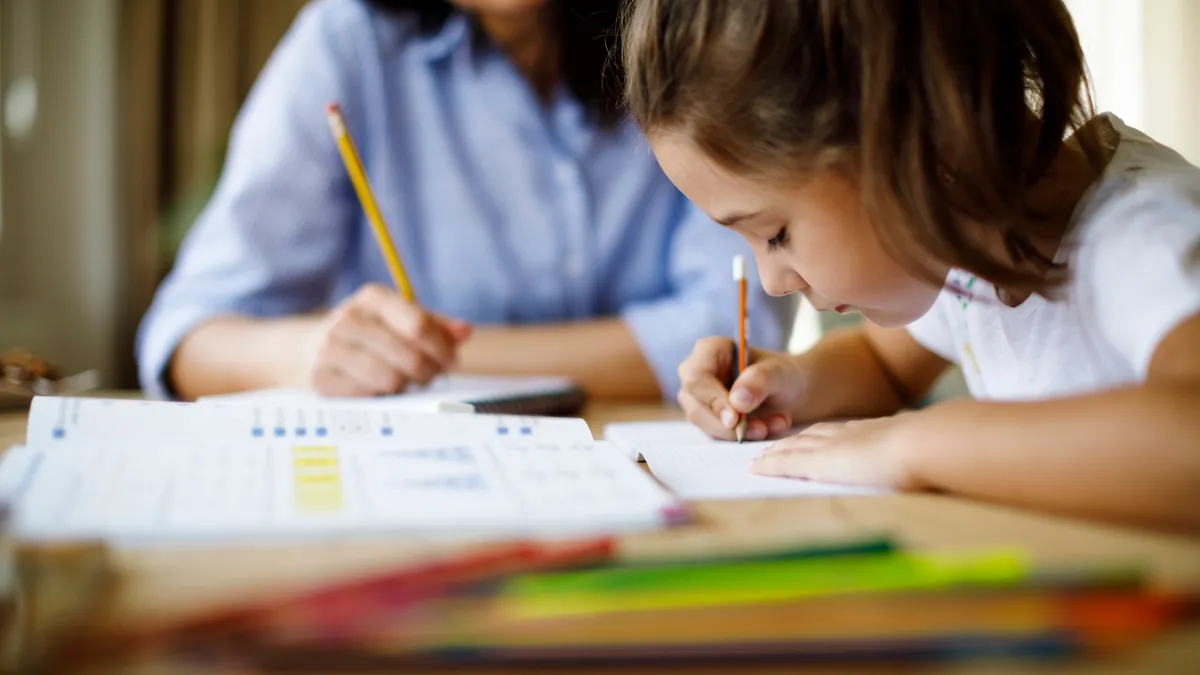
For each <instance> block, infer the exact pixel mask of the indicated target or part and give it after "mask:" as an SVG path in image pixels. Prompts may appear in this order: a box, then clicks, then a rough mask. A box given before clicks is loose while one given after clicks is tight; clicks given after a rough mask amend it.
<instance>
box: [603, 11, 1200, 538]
mask: <svg viewBox="0 0 1200 675" xmlns="http://www.w3.org/2000/svg"><path fill="white" fill-rule="evenodd" d="M624 60H625V65H626V69H627V74H628V85H627V88H628V91H627V97H628V101H629V106H630V109H631V111H632V114H633V116H634V118H635V119H636V121H637V122H638V123H639V124H640V125H641V126H642V127H643V129H644V130H645V131H646V132H647V135H648V138H649V140H650V144H651V147H652V149H653V151H654V153H655V155H656V157H657V158H658V160H659V163H660V164H661V165H662V167H663V169H664V171H665V172H666V174H667V175H668V177H669V178H670V179H671V180H672V181H673V182H674V183H675V185H676V186H677V187H679V188H680V190H681V191H682V192H683V193H684V194H685V195H687V196H688V197H689V198H691V199H692V200H693V201H694V202H695V203H696V204H697V205H698V206H700V207H701V208H702V209H703V210H705V211H706V212H707V213H708V214H709V215H710V216H711V217H712V218H713V219H715V220H716V221H718V222H720V223H722V224H723V225H725V226H726V227H728V228H731V229H733V230H735V231H736V232H738V233H739V234H741V235H742V236H743V237H745V239H746V240H747V241H749V242H750V244H751V246H752V247H753V249H754V253H755V257H756V259H757V262H758V267H759V273H760V276H761V278H762V282H763V285H764V287H765V288H766V290H767V291H768V292H770V293H771V294H772V295H783V294H790V293H801V294H803V295H804V296H806V297H807V298H808V299H809V300H810V301H812V303H813V304H814V305H815V306H816V307H817V308H818V309H821V310H835V311H838V312H849V311H855V312H860V313H861V314H862V315H863V316H864V317H865V318H866V319H867V321H868V322H869V323H867V324H865V325H864V326H863V327H861V328H857V329H854V330H849V331H844V332H839V333H835V334H832V335H829V336H828V337H827V338H826V339H824V340H823V341H822V342H821V343H820V344H819V345H818V346H817V347H815V348H814V349H813V350H811V351H810V352H807V353H805V354H802V355H796V356H792V355H786V354H775V353H770V352H757V353H754V354H753V355H752V362H753V365H752V366H751V367H750V368H749V369H748V370H746V371H745V372H744V373H743V374H742V375H741V377H739V378H738V379H737V381H736V382H734V383H733V386H732V387H731V388H730V389H729V391H726V388H725V387H724V386H723V384H722V383H724V382H727V381H728V380H727V379H726V378H727V376H728V375H729V372H730V362H731V356H732V352H731V346H730V344H729V341H727V340H723V339H715V338H710V339H707V340H703V341H701V342H700V343H699V344H698V345H697V346H696V348H695V350H694V351H693V353H692V355H691V356H690V357H689V358H688V359H687V360H686V361H685V362H684V363H683V365H682V366H681V367H680V376H681V378H682V381H683V389H682V392H681V393H680V395H679V401H680V403H681V404H682V406H683V408H684V409H685V411H686V412H687V415H688V417H689V418H690V419H691V420H692V421H693V422H695V423H696V424H697V425H699V426H701V427H702V428H704V429H705V430H707V431H708V432H709V433H710V434H712V435H714V436H718V437H722V438H729V437H730V436H731V431H730V430H731V429H733V428H734V425H735V424H736V423H737V417H738V415H739V414H741V413H750V414H751V422H750V424H749V428H748V432H747V436H748V437H749V438H752V439H763V438H766V437H768V435H773V434H781V433H783V432H785V431H786V430H787V429H788V428H789V427H790V426H791V425H793V424H796V423H801V422H809V421H813V420H820V419H829V418H837V417H868V418H874V419H870V420H867V421H858V422H851V423H847V424H816V425H814V426H811V427H809V428H808V429H807V430H805V431H804V432H802V433H800V434H799V435H795V436H792V437H790V438H786V439H784V440H781V441H779V442H777V443H775V444H774V445H773V446H771V447H770V448H769V449H768V450H767V451H766V452H764V453H763V455H762V456H761V457H760V458H759V459H758V460H757V461H756V462H755V463H754V465H753V467H752V470H753V471H755V472H758V473H762V474H768V475H779V476H792V477H796V478H804V479H812V480H821V481H835V482H844V483H863V484H876V485H885V486H892V487H895V488H899V489H905V490H919V489H937V490H948V491H953V492H958V493H962V494H966V495H973V496H977V497H981V498H985V499H993V500H999V501H1004V502H1010V503H1014V504H1021V505H1028V506H1034V507H1041V508H1047V509H1055V510H1059V511H1065V512H1072V513H1082V514H1090V515H1096V516H1104V517H1108V518H1113V519H1123V520H1139V521H1152V522H1156V523H1160V524H1169V525H1177V526H1184V527H1189V528H1193V529H1196V528H1200V169H1197V168H1196V167H1195V166H1192V165H1190V164H1188V163H1187V162H1185V161H1184V160H1183V159H1182V158H1181V157H1180V156H1179V155H1178V154H1176V153H1175V152H1173V151H1171V150H1170V149H1168V148H1165V147H1163V146H1162V145H1159V144H1157V143H1155V142H1154V141H1153V140H1151V139H1150V138H1147V137H1146V136H1145V135H1143V134H1141V133H1139V132H1138V131H1136V130H1134V129H1131V128H1129V127H1128V126H1126V125H1125V124H1123V123H1122V122H1121V120H1119V119H1117V118H1116V117H1114V116H1112V115H1100V116H1094V115H1092V114H1091V112H1090V110H1089V103H1088V98H1087V96H1086V93H1085V92H1086V87H1085V86H1084V84H1085V83H1084V73H1085V68H1084V61H1083V56H1082V53H1081V49H1080V46H1079V41H1078V38H1077V36H1076V33H1075V30H1074V27H1073V25H1072V22H1071V19H1070V16H1069V15H1068V13H1067V10H1066V8H1065V7H1064V5H1063V3H1062V2H1060V1H1058V0H980V1H977V2H961V1H960V0H921V1H920V2H916V1H908V2H895V1H893V0H841V1H839V2H829V1H828V0H760V1H757V2H735V1H733V0H643V1H642V2H639V3H637V6H636V8H635V9H634V10H633V11H632V12H631V13H630V15H629V16H628V17H627V20H626V26H625V34H624ZM950 362H954V363H958V364H959V365H961V366H962V368H963V371H964V372H965V375H966V378H967V382H968V384H969V386H970V390H971V393H972V394H973V400H956V401H950V402H946V403H941V404H938V405H934V406H932V407H930V408H928V409H925V410H922V411H919V412H910V413H905V414H899V415H895V414H894V413H897V411H900V410H901V409H902V408H904V407H906V406H908V405H910V404H913V403H915V402H917V401H919V400H920V399H921V398H922V397H923V396H924V395H925V394H926V392H927V391H928V390H929V389H930V387H931V385H932V383H933V382H934V380H935V379H937V377H938V376H939V375H940V374H941V373H942V372H943V371H944V370H945V369H946V368H947V366H948V364H949V363H950Z"/></svg>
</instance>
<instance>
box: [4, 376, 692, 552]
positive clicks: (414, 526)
mask: <svg viewBox="0 0 1200 675" xmlns="http://www.w3.org/2000/svg"><path fill="white" fill-rule="evenodd" d="M0 488H2V489H3V490H4V491H5V492H6V493H7V495H8V496H9V497H10V498H12V499H13V500H14V501H15V502H16V505H17V508H16V529H17V534H18V535H19V536H21V537H23V538H26V539H61V538H81V537H100V538H104V539H108V540H114V541H122V542H123V541H133V542H138V541H157V540H170V541H178V540H188V539H240V538H247V537H254V538H271V537H295V536H306V537H311V536H322V535H338V534H354V533H388V534H420V535H455V536H459V535H462V536H468V537H482V538H499V537H509V536H522V535H539V534H543V533H544V534H554V535H583V534H587V535H594V534H603V533H607V532H615V531H622V530H629V529H641V528H648V527H655V526H658V525H661V524H664V523H668V522H673V521H676V520H679V519H682V518H684V517H685V516H686V510H685V509H684V508H683V507H682V505H681V503H680V502H678V501H677V499H676V498H675V497H673V496H672V495H670V494H669V493H668V492H666V491H665V490H663V489H662V488H661V487H660V486H659V485H658V484H657V483H656V482H655V481H654V480H653V479H651V478H650V477H649V476H648V475H647V474H646V473H645V472H644V471H642V470H640V469H639V468H638V467H637V466H636V465H635V464H633V463H631V462H630V461H629V460H628V459H627V458H626V457H625V456H623V454H622V453H621V452H620V451H619V450H618V449H616V448H615V447H614V446H612V445H611V444H608V443H605V442H598V441H595V440H593V438H592V435H591V433H590V431H589V430H588V427H587V425H586V424H585V423H584V422H583V421H582V420H579V419H558V418H546V417H529V416H518V417H513V416H503V415H478V414H420V413H418V414H404V413H399V412H395V411H391V410H380V409H373V408H362V409H352V408H345V407H322V406H319V405H310V406H281V405H273V404H262V405H245V404H238V405H222V404H209V405H199V404H187V403H169V402H157V401H121V400H106V399H88V398H36V399H34V401H33V405H32V408H31V411H30V418H29V428H28V441H27V445H26V446H25V447H21V448H14V449H12V450H10V452H9V453H8V454H7V455H6V456H5V459H4V461H3V463H2V464H0Z"/></svg>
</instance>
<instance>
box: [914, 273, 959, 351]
mask: <svg viewBox="0 0 1200 675" xmlns="http://www.w3.org/2000/svg"><path fill="white" fill-rule="evenodd" d="M947 292H948V291H944V290H943V291H942V292H941V293H939V294H938V297H937V299H936V300H934V301H933V306H932V307H930V308H929V311H928V312H925V314H924V316H922V317H921V318H919V319H917V320H916V321H914V322H912V323H910V324H908V326H907V327H906V328H907V330H908V334H909V335H911V336H912V338H913V339H914V340H916V341H917V344H919V345H921V346H922V347H924V348H926V349H928V350H929V351H931V352H933V353H934V354H937V355H938V356H940V357H942V358H943V359H946V360H947V361H949V362H951V363H958V349H957V345H955V343H954V333H953V331H951V330H950V320H949V318H948V317H947V316H946V298H945V294H946V293H947Z"/></svg>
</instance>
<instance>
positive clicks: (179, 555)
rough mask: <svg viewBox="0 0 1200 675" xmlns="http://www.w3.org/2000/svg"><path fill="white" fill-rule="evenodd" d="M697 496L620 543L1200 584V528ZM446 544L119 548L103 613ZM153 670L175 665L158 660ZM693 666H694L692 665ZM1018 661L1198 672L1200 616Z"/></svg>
mask: <svg viewBox="0 0 1200 675" xmlns="http://www.w3.org/2000/svg"><path fill="white" fill-rule="evenodd" d="M678 416H679V413H678V412H677V411H674V410H671V409H667V408H662V407H658V406H654V405H614V404H607V405H593V406H591V407H589V409H588V410H587V411H586V413H585V417H586V418H587V420H588V422H589V424H590V425H591V428H592V430H593V432H595V433H596V435H597V436H599V435H600V434H601V433H602V431H603V427H604V425H605V424H607V423H608V422H610V421H616V420H631V419H662V418H672V417H678ZM23 436H24V415H23V414H20V413H0V447H7V446H8V445H9V444H11V443H15V442H20V441H21V440H22V438H23ZM1114 498H1119V496H1114ZM696 506H697V518H696V521H695V522H694V523H692V524H691V525H688V526H686V527H680V528H675V529H672V530H668V531H663V532H655V533H645V534H639V535H634V536H629V537H626V538H624V539H623V540H622V554H623V555H625V556H627V557H629V558H645V557H647V556H657V555H662V554H667V553H671V552H678V551H681V550H688V551H697V552H703V551H716V550H722V551H724V550H729V549H731V548H737V547H754V546H756V545H758V544H763V543H770V544H783V543H789V542H804V541H812V540H815V539H837V538H841V537H845V536H846V535H849V534H862V533H888V534H890V535H891V536H893V537H895V538H896V539H897V540H898V541H899V542H900V543H901V544H902V545H904V546H906V547H910V548H915V549H920V550H939V551H945V550H954V549H962V548H977V547H988V546H1018V547H1020V548H1022V549H1025V550H1027V551H1028V552H1029V553H1030V554H1031V555H1032V556H1033V557H1034V558H1035V559H1036V560H1038V561H1041V562H1045V563H1071V562H1086V561H1095V560H1100V559H1103V560H1117V559H1119V560H1127V561H1131V562H1136V563H1139V564H1142V565H1145V566H1147V567H1148V568H1149V569H1150V570H1151V572H1152V574H1153V578H1154V580H1155V583H1157V584H1159V585H1162V586H1168V587H1175V588H1192V589H1197V590H1200V540H1198V539H1196V538H1189V537H1183V536H1179V535H1173V534H1169V533H1163V532H1154V531H1146V530H1139V529H1133V528H1128V527H1122V526H1115V525H1107V524H1103V523H1092V522H1084V521H1078V520H1073V519H1066V518H1059V517H1055V516H1049V515H1044V514H1038V513H1031V512H1025V511H1019V510H1015V509H1010V508H1006V507H1001V506H996V505H989V504H982V503H978V502H972V501H968V500H964V499H959V498H954V497H948V496H943V495H928V494H909V495H888V496H878V497H820V498H801V499H775V500H743V501H719V502H700V503H698V504H697V505H696ZM449 546H452V544H449V543H445V542H443V543H426V542H420V543H417V542H412V541H408V540H406V541H395V540H394V541H386V540H363V541H355V542H354V543H339V545H337V546H328V545H320V546H317V545H303V544H288V545H270V546H267V545H260V546H246V547H238V548H232V547H222V548H217V547H207V548H197V547H190V548H173V549H168V548H162V549H143V550H139V551H128V552H122V553H119V554H118V560H117V562H118V568H119V570H120V572H121V574H122V576H123V579H124V581H123V583H122V586H121V588H120V590H119V592H118V593H117V597H116V601H115V602H114V604H113V606H112V607H111V608H110V610H109V611H108V612H107V616H105V617H103V619H102V620H103V621H104V622H105V623H110V622H111V623H119V624H126V623H128V622H142V621H158V620H163V619H167V618H168V617H173V616H177V615H179V614H180V613H185V612H190V611H193V610H197V609H201V608H204V607H206V606H210V605H213V604H220V603H222V602H225V601H227V600H231V599H234V598H240V599H244V598H246V597H248V596H252V595H260V596H261V595H265V594H272V593H277V592H284V591H287V590H288V589H293V588H298V587H302V586H304V585H306V584H309V583H312V582H315V581H319V580H323V581H328V580H330V579H334V578H337V577H340V576H346V575H353V574H355V573H359V572H362V571H365V570H369V569H374V568H379V567H384V566H388V565H392V564H395V563H396V562H398V561H404V560H412V559H416V558H419V557H422V556H428V555H431V554H434V553H436V552H438V551H442V550H445V549H446V548H447V547H449ZM1011 666H1012V664H1008V667H1009V668H1011ZM792 668H794V666H790V667H772V666H763V668H762V669H761V670H754V671H752V670H751V669H749V668H746V667H738V668H736V669H734V670H736V671H737V672H781V673H782V672H792V670H791V669H792ZM662 670H663V669H661V668H659V669H655V671H654V672H662ZM669 670H671V669H669ZM885 670H886V671H887V672H894V669H885ZM147 672H151V671H147ZM152 672H176V671H174V670H172V671H166V670H160V669H159V668H153V669H152ZM178 672H188V671H186V670H182V671H178ZM489 672H492V671H489ZM584 672H602V671H600V670H596V669H589V670H587V671H584ZM605 672H607V671H605ZM613 672H615V671H613ZM621 672H622V673H630V672H643V671H640V670H631V669H623V670H621ZM680 672H682V671H680ZM686 672H698V671H697V670H696V669H694V668H689V669H686ZM699 672H719V669H705V670H702V671H699ZM831 672H836V671H831ZM918 672H939V673H940V672H969V673H990V672H1006V671H1005V668H1004V666H1003V665H1001V666H988V665H980V664H972V665H960V666H947V667H938V668H936V669H933V670H924V669H922V670H919V671H918ZM1022 672H1047V673H1091V672H1099V673H1110V672H1111V673H1174V672H1178V673H1196V672H1200V625H1197V624H1194V623H1193V624H1191V625H1189V626H1187V627H1185V628H1183V629H1181V630H1177V631H1175V632H1174V633H1172V634H1171V635H1169V636H1167V637H1166V638H1165V639H1163V640H1161V641H1159V642H1157V643H1155V644H1153V645H1151V646H1150V647H1149V648H1147V649H1144V650H1141V651H1140V652H1138V653H1136V654H1132V655H1129V656H1127V657H1123V658H1122V659H1120V660H1119V661H1112V662H1103V663H1078V662H1073V663H1068V664H1044V665H1039V666H1037V667H1033V668H1030V669H1029V670H1028V671H1026V670H1024V666H1023V670H1022Z"/></svg>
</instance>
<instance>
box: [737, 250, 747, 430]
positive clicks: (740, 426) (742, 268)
mask: <svg viewBox="0 0 1200 675" xmlns="http://www.w3.org/2000/svg"><path fill="white" fill-rule="evenodd" d="M733 280H734V281H735V282H737V285H738V338H737V353H736V354H735V355H734V356H735V357H736V358H735V361H736V363H737V368H736V371H735V372H734V375H733V379H734V381H735V382H736V381H737V378H739V377H741V375H742V373H743V372H745V370H746V368H747V366H749V365H750V363H749V360H750V350H749V349H748V348H747V346H746V258H744V257H743V256H740V255H739V256H734V258H733ZM748 422H749V420H748V418H747V417H746V415H738V422H737V427H736V429H737V442H738V443H741V442H742V441H744V440H745V439H746V425H747V424H748Z"/></svg>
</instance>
